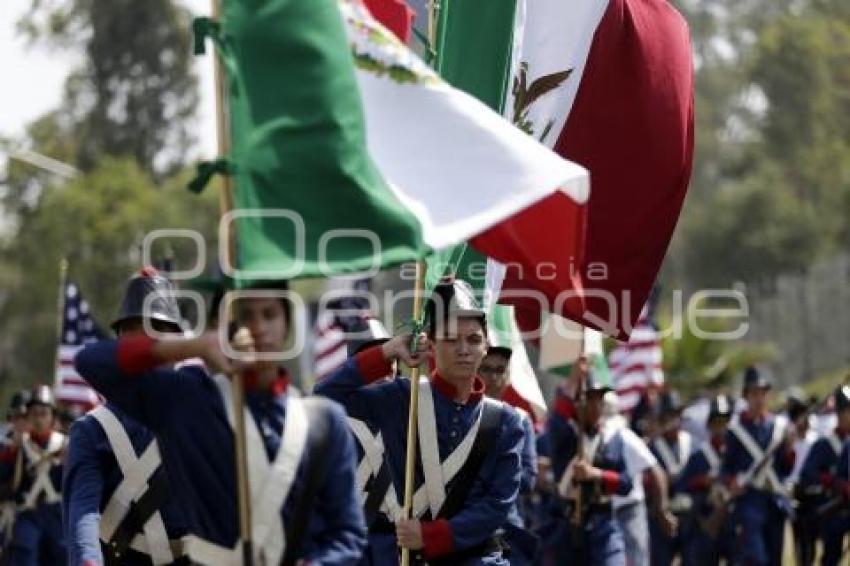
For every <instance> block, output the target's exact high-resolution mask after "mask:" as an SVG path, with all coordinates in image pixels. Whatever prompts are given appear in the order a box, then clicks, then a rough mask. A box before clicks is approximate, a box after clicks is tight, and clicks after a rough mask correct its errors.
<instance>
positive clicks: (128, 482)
mask: <svg viewBox="0 0 850 566" xmlns="http://www.w3.org/2000/svg"><path fill="white" fill-rule="evenodd" d="M89 414H90V415H91V416H92V417H93V418H94V419H95V420H97V422H98V423H99V424H100V426H101V428H102V429H103V432H104V434H105V435H106V440H107V442H108V443H109V447H110V448H111V449H112V453H113V455H114V456H115V460H116V462H117V463H118V468H119V469H120V470H121V476H122V480H121V482H120V483H119V484H118V486H117V487H116V488H115V491H113V492H112V495H111V496H110V498H109V501H107V503H106V506H105V507H104V508H103V511H102V514H101V520H100V538H101V540H103V541H104V542H106V543H107V547H108V548H109V549H110V551H111V552H112V553H113V555H114V556H115V557H116V559H118V558H120V556H121V555H122V554H123V553H124V552H125V551H126V550H127V548H128V547H129V546H130V545H131V543H132V541H133V538H134V537H135V535H137V534H138V533H140V532H142V533H144V535H145V539H146V540H145V542H146V546H147V552H148V554H150V556H151V558H152V560H153V562H154V564H167V563H169V562H171V561H172V560H173V557H172V553H171V548H170V546H169V542H168V534H167V533H166V530H165V524H164V523H163V522H162V517H161V516H160V515H159V513H158V511H159V509H160V508H162V506H163V505H164V504H165V502H166V501H167V499H168V495H169V486H168V479H167V477H166V475H165V472H164V471H163V470H162V468H161V458H160V454H159V445H158V444H157V442H156V440H151V442H150V443H149V444H148V446H147V447H145V450H144V452H143V453H142V455H141V456H140V457H139V456H136V450H135V448H133V444H132V442H131V441H130V437H129V436H128V435H127V431H126V429H125V428H124V426H123V425H122V424H121V421H119V420H118V418H117V416H116V415H115V413H113V412H112V411H111V410H110V409H108V408H107V407H106V406H103V405H102V406H100V407H98V408H97V409H95V410H93V411H91V412H90V413H89Z"/></svg>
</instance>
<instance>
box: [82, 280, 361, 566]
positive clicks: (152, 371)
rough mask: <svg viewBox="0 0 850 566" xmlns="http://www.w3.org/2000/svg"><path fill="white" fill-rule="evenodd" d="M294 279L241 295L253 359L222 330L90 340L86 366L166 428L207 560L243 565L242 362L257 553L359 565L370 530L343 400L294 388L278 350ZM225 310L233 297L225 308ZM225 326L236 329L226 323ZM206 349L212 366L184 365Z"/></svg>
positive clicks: (171, 467)
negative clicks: (238, 434) (237, 378)
mask: <svg viewBox="0 0 850 566" xmlns="http://www.w3.org/2000/svg"><path fill="white" fill-rule="evenodd" d="M286 290H287V285H286V282H283V281H270V282H255V283H254V284H253V286H252V287H251V290H250V291H248V292H247V294H243V297H242V298H240V299H238V301H236V304H235V305H234V306H233V312H234V315H235V319H236V321H237V323H238V324H239V325H241V326H244V327H246V328H247V329H248V331H249V332H250V336H251V339H252V342H253V344H254V349H255V351H256V353H255V357H254V360H243V361H242V362H239V363H237V362H234V361H233V360H232V359H230V358H228V357H227V356H226V355H225V351H226V349H225V345H224V343H223V342H222V337H221V336H220V335H219V333H212V332H211V333H207V334H204V335H202V336H199V337H196V338H176V339H166V338H163V339H156V338H153V337H150V336H146V335H143V336H130V337H122V338H120V339H119V340H105V341H102V342H99V343H97V344H92V345H90V346H88V347H87V348H85V349H83V350H82V351H81V352H80V353H79V354H78V355H77V358H76V366H77V370H78V371H79V372H80V374H81V375H83V376H84V377H85V378H86V379H87V380H88V381H89V382H90V383H91V384H92V385H94V386H95V388H96V389H98V390H99V391H100V392H101V393H102V394H103V395H104V396H105V397H106V399H107V401H109V402H111V403H113V404H114V405H115V406H117V407H118V408H119V409H120V410H122V411H123V412H124V413H126V414H128V415H129V416H130V417H131V418H133V419H134V420H136V421H138V422H139V423H141V424H143V425H145V426H146V427H148V428H150V429H151V430H152V431H153V432H154V434H155V435H156V437H157V439H158V441H159V443H160V449H161V451H162V460H163V463H164V464H165V467H166V469H167V470H168V473H169V478H170V480H171V481H172V483H173V489H172V494H173V497H174V499H175V503H176V504H177V505H178V506H179V508H180V509H181V511H182V512H183V513H185V517H186V522H187V527H188V530H189V531H190V533H191V534H190V535H188V536H186V537H183V539H182V540H181V541H180V542H181V545H182V549H181V550H182V551H183V553H185V554H186V555H188V557H189V559H190V560H191V561H193V562H195V563H199V564H210V565H218V564H244V563H245V562H246V560H244V558H245V557H244V548H245V547H244V546H243V544H242V541H243V539H242V538H241V537H240V529H239V525H240V522H239V520H238V519H239V516H238V511H237V508H238V502H237V490H236V487H237V486H236V470H235V469H234V468H235V466H234V465H233V464H234V461H235V459H234V436H233V424H234V421H236V420H237V419H234V415H233V412H232V410H231V407H232V405H231V400H230V392H231V390H232V386H231V382H230V380H229V379H228V377H227V376H228V375H232V374H233V373H234V371H237V368H238V370H240V371H243V372H244V375H245V380H244V384H243V388H244V394H245V399H246V407H245V411H244V413H243V415H242V416H243V418H244V420H245V425H246V440H247V443H246V453H247V462H248V466H247V468H246V470H245V472H246V473H247V475H248V477H250V479H251V481H250V488H251V501H250V503H251V512H252V516H251V528H252V530H251V539H252V543H253V545H252V546H253V554H252V556H251V558H252V559H253V560H255V561H256V560H261V561H264V562H265V563H267V564H279V563H281V562H282V563H283V564H295V563H296V562H297V561H299V560H304V561H307V562H310V563H315V564H355V563H356V562H357V561H358V560H359V558H360V554H361V550H362V547H363V545H364V544H365V528H364V526H363V516H362V512H361V510H360V507H359V504H358V503H359V502H358V497H357V492H356V484H355V460H354V457H355V453H354V443H353V440H352V438H351V434H350V433H349V431H348V428H347V425H346V423H345V418H344V415H343V412H342V410H341V409H340V408H339V407H337V406H335V405H334V404H333V403H330V402H328V401H327V400H323V399H311V398H304V399H300V398H297V397H296V396H294V395H291V394H289V392H288V389H289V377H288V375H287V374H286V372H285V370H283V369H282V368H281V367H280V366H279V365H278V359H279V358H280V353H281V350H282V348H283V344H284V342H285V340H286V337H287V333H288V331H289V321H290V310H291V304H290V302H289V299H288V298H286V297H287V294H286ZM224 308H226V306H225V307H224ZM221 330H222V332H226V327H225V326H222V329H221ZM225 336H226V334H225ZM198 357H199V358H201V359H203V360H204V361H205V363H206V365H207V367H208V368H210V370H212V371H216V372H218V373H215V374H214V375H210V373H208V372H207V371H205V370H204V369H203V368H201V367H198V366H194V365H184V366H182V367H173V364H175V363H177V362H180V361H183V360H187V359H192V358H198Z"/></svg>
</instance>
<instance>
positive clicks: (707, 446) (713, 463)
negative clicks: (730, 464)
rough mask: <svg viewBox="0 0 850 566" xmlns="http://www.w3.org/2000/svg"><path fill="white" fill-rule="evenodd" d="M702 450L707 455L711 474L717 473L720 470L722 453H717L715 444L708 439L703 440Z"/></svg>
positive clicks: (706, 459) (706, 458)
mask: <svg viewBox="0 0 850 566" xmlns="http://www.w3.org/2000/svg"><path fill="white" fill-rule="evenodd" d="M700 450H701V451H702V455H703V456H704V457H705V461H706V462H707V463H708V470H709V473H710V474H711V475H717V473H718V472H719V471H720V455H719V454H717V450H715V449H714V446H712V445H711V442H709V441H708V440H706V441H705V442H703V444H702V446H701V447H700Z"/></svg>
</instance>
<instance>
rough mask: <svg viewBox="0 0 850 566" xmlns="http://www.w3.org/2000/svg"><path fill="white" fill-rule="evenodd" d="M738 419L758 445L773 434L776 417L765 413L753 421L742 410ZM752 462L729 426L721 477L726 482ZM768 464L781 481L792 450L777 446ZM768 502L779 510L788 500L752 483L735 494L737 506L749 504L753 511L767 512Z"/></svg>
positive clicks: (791, 462) (764, 446) (767, 441)
mask: <svg viewBox="0 0 850 566" xmlns="http://www.w3.org/2000/svg"><path fill="white" fill-rule="evenodd" d="M740 423H741V426H742V427H743V429H744V430H745V431H746V432H748V433H749V434H750V436H751V437H752V438H753V440H755V442H756V443H757V444H758V445H759V446H760V447H761V449H762V450H766V449H767V447H768V446H769V445H770V441H771V438H772V437H773V427H774V424H775V423H776V417H775V416H774V415H772V414H768V415H767V417H766V418H764V419H760V420H758V421H756V420H755V419H753V418H752V417H750V415H749V414H748V413H746V412H744V413H742V414H741V416H740ZM752 465H753V458H752V456H750V453H749V452H747V449H746V448H744V446H743V445H742V444H741V442H740V441H739V440H738V437H737V436H735V434H734V433H733V432H732V431H731V430H729V431H727V432H726V453H725V454H724V456H723V464H722V466H721V476H722V478H723V480H724V481H725V482H727V483H728V482H730V481H731V480H732V478H734V477H735V476H737V475H738V474H742V473H745V472H747V470H749V469H750V467H751V466H752ZM770 465H772V466H773V470H774V472H776V476H777V477H778V478H779V480H780V481H785V479H786V478H787V477H788V476H789V475H790V474H791V470H792V469H793V467H794V451H793V450H784V449H783V448H779V449H778V450H777V451H776V454H775V455H774V457H773V462H772V463H771V464H770ZM769 502H772V503H773V504H774V505H776V506H778V507H780V508H781V509H783V510H786V511H787V510H788V505H787V503H788V502H787V500H786V499H785V498H784V497H782V496H781V495H777V494H773V493H769V492H766V491H762V490H758V489H755V488H753V487H750V488H748V489H747V491H746V492H745V493H744V494H743V495H742V496H741V497H740V498H739V502H738V505H737V508H738V509H741V508H749V509H752V510H753V511H755V512H757V513H760V514H766V513H769V510H768V507H767V503H769Z"/></svg>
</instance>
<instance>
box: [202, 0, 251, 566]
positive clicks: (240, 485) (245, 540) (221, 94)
mask: <svg viewBox="0 0 850 566" xmlns="http://www.w3.org/2000/svg"><path fill="white" fill-rule="evenodd" d="M211 2H212V17H213V20H215V21H221V0H211ZM213 65H214V68H213V73H214V80H215V102H216V134H217V138H218V156H219V157H220V158H225V157H227V156H228V154H229V153H230V124H229V121H228V116H227V105H226V101H227V83H226V81H225V80H224V78H225V75H224V68H223V64H222V62H221V59H220V58H219V57H217V56H214V57H213ZM221 183H222V184H221V191H220V192H219V210H220V213H221V217H222V218H223V217H224V215H225V214H227V213H228V212H230V211H231V210H233V180H232V178H231V176H230V175H222V176H221ZM226 239H227V241H226V242H225V243H224V245H225V253H224V255H225V261H226V263H227V265H229V266H232V265H233V259H234V258H235V256H236V253H235V251H236V249H235V248H236V234H235V230H234V229H233V226H231V225H228V226H227V227H226ZM219 245H221V243H220V244H219ZM228 304H229V303H228ZM231 310H232V309H230V308H228V311H231ZM231 315H232V313H231V312H228V313H227V316H226V317H224V320H223V324H224V325H225V327H226V326H227V324H228V322H229V321H230V320H231V318H232V316H231ZM237 334H239V333H237ZM241 337H242V341H245V342H247V339H245V333H244V332H243V333H242V334H241ZM247 347H248V346H247V344H243V345H239V344H237V348H242V349H245V348H247ZM242 381H243V380H242V373H241V372H234V373H233V374H231V375H230V385H231V389H232V390H231V396H230V397H231V399H232V408H233V424H234V426H233V451H234V464H235V466H236V498H237V503H238V505H239V540H240V542H241V545H242V563H243V564H245V565H246V566H250V565H251V564H253V562H254V548H253V543H252V540H251V486H250V485H249V483H248V453H247V449H246V446H247V445H246V441H245V390H244V388H243V384H242Z"/></svg>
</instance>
